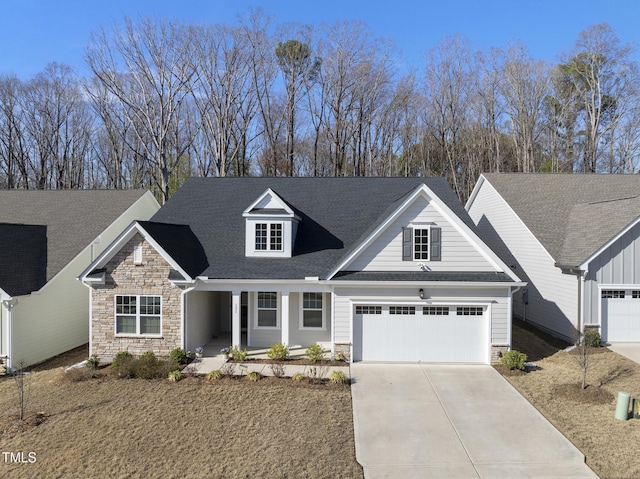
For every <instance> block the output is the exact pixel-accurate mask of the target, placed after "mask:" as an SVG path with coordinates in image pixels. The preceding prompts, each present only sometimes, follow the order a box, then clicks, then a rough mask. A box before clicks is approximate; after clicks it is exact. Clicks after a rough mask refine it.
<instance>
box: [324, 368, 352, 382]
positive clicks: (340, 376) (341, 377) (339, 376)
mask: <svg viewBox="0 0 640 479" xmlns="http://www.w3.org/2000/svg"><path fill="white" fill-rule="evenodd" d="M329 381H330V382H331V383H333V384H348V383H349V379H347V375H346V374H345V373H343V372H342V371H339V370H337V371H333V372H332V373H331V375H330V376H329Z"/></svg>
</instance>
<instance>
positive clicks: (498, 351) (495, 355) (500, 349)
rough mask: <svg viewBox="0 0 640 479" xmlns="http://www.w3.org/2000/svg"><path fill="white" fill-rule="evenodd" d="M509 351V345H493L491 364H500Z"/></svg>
mask: <svg viewBox="0 0 640 479" xmlns="http://www.w3.org/2000/svg"><path fill="white" fill-rule="evenodd" d="M508 350H509V345H508V344H492V345H491V364H500V358H501V357H502V355H503V354H504V353H505V352H506V351H508Z"/></svg>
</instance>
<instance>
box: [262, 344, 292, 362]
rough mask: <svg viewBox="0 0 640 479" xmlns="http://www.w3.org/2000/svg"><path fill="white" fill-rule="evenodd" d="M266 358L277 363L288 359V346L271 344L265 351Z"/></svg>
mask: <svg viewBox="0 0 640 479" xmlns="http://www.w3.org/2000/svg"><path fill="white" fill-rule="evenodd" d="M267 357H268V358H269V359H275V360H277V361H284V360H286V359H289V346H287V345H286V344H282V343H275V344H272V345H271V346H270V347H269V349H268V350H267Z"/></svg>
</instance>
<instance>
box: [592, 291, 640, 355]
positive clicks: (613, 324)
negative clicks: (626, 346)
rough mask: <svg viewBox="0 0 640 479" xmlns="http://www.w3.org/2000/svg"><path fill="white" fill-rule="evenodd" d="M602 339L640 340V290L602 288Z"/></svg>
mask: <svg viewBox="0 0 640 479" xmlns="http://www.w3.org/2000/svg"><path fill="white" fill-rule="evenodd" d="M601 334H602V339H603V341H609V342H616V341H617V342H634V343H635V342H640V290H620V289H615V290H614V289H606V290H604V289H603V290H602V331H601Z"/></svg>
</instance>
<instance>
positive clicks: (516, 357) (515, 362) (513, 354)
mask: <svg viewBox="0 0 640 479" xmlns="http://www.w3.org/2000/svg"><path fill="white" fill-rule="evenodd" d="M526 360H527V355H526V354H524V353H521V352H520V351H517V350H515V349H511V350H510V351H505V352H504V353H502V357H501V358H500V362H501V363H502V364H504V365H505V366H506V367H507V368H508V369H509V370H512V369H519V370H521V371H524V363H525V362H526Z"/></svg>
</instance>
